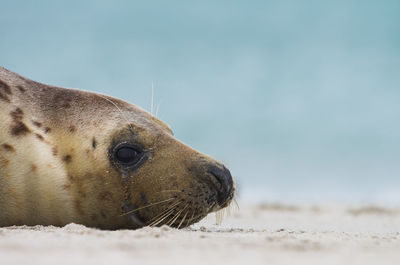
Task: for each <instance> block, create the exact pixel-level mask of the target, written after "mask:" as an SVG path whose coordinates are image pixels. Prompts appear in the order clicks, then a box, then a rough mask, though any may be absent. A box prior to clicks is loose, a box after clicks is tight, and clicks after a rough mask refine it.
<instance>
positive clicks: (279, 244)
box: [0, 204, 400, 265]
mask: <svg viewBox="0 0 400 265" xmlns="http://www.w3.org/2000/svg"><path fill="white" fill-rule="evenodd" d="M215 222H216V218H215V215H214V214H212V215H210V216H209V217H207V218H206V219H205V220H203V221H202V222H200V223H198V224H195V225H193V226H191V227H189V228H186V229H183V230H177V229H172V228H169V227H166V226H164V227H157V228H149V227H145V228H142V229H139V230H135V231H131V230H120V231H101V230H97V229H92V228H87V227H85V226H82V225H77V224H69V225H67V226H65V227H62V228H58V227H43V226H35V227H8V228H0V264H1V265H8V264H57V265H62V264H96V265H100V264H174V265H176V264H221V263H222V264H248V265H250V264H363V265H365V264H400V208H397V207H391V208H383V207H374V206H362V207H361V206H358V207H356V206H353V207H351V206H340V205H323V206H322V205H319V206H304V205H303V206H288V205H279V204H259V205H241V206H240V210H235V211H234V212H233V213H232V214H231V216H230V217H227V218H225V219H224V221H223V223H222V224H221V225H216V224H215Z"/></svg>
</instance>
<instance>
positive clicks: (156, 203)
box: [120, 198, 175, 216]
mask: <svg viewBox="0 0 400 265" xmlns="http://www.w3.org/2000/svg"><path fill="white" fill-rule="evenodd" d="M174 199H175V198H169V199H166V200H163V201H159V202H155V203H151V204H150V205H146V206H143V207H139V208H136V209H134V210H131V211H128V212H126V213H123V214H121V215H120V216H124V215H128V214H131V213H134V212H137V211H139V210H142V209H145V208H148V207H151V206H154V205H158V204H160V203H165V202H169V201H171V200H174Z"/></svg>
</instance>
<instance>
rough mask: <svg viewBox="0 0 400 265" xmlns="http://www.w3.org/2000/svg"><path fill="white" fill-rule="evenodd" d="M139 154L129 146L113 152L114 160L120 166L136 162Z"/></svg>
mask: <svg viewBox="0 0 400 265" xmlns="http://www.w3.org/2000/svg"><path fill="white" fill-rule="evenodd" d="M138 155H139V152H138V151H136V150H135V149H133V148H132V147H129V146H122V147H120V148H118V149H117V150H116V152H115V158H116V160H117V161H118V162H120V163H121V164H133V163H135V162H136V161H137V158H138Z"/></svg>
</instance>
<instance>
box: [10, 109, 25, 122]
mask: <svg viewBox="0 0 400 265" xmlns="http://www.w3.org/2000/svg"><path fill="white" fill-rule="evenodd" d="M10 115H11V117H12V118H13V119H14V121H20V120H22V118H23V117H24V112H23V111H22V109H20V108H16V109H15V110H14V111H11V112H10Z"/></svg>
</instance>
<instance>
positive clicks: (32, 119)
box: [0, 67, 235, 229]
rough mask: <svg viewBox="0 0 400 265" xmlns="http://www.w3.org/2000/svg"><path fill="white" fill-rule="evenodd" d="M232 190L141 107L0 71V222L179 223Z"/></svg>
mask: <svg viewBox="0 0 400 265" xmlns="http://www.w3.org/2000/svg"><path fill="white" fill-rule="evenodd" d="M234 192H235V188H234V182H233V179H232V176H231V174H230V172H229V170H228V169H227V168H226V167H225V166H224V165H223V164H221V163H219V162H217V161H216V160H214V159H213V158H211V157H209V156H207V155H204V154H202V153H200V152H198V151H196V150H194V149H192V148H190V147H189V146H187V145H185V144H183V143H182V142H180V141H178V140H177V139H176V138H174V136H173V133H172V131H171V129H170V127H169V126H168V125H167V124H165V123H164V122H162V121H160V120H158V119H157V118H156V117H154V116H152V115H151V114H150V113H148V112H146V111H144V110H142V109H141V108H139V107H137V106H135V105H132V104H130V103H127V102H125V101H123V100H120V99H116V98H113V97H110V96H106V95H102V94H97V93H92V92H85V91H81V90H75V89H67V88H61V87H55V86H50V85H45V84H41V83H38V82H35V81H32V80H29V79H27V78H24V77H22V76H20V75H18V74H16V73H13V72H11V71H9V70H7V69H5V68H2V67H0V209H1V211H0V226H11V225H55V226H64V225H66V224H68V223H72V222H73V223H78V224H83V225H86V226H89V227H97V228H101V229H126V228H128V229H136V228H140V227H143V226H160V225H169V226H172V227H176V228H183V227H186V226H189V225H191V224H193V223H195V222H198V221H199V220H201V219H202V218H204V217H205V216H206V215H207V214H208V213H210V212H213V211H217V210H219V209H222V208H224V207H226V206H227V205H228V204H229V203H230V202H231V201H232V198H233V196H234Z"/></svg>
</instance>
